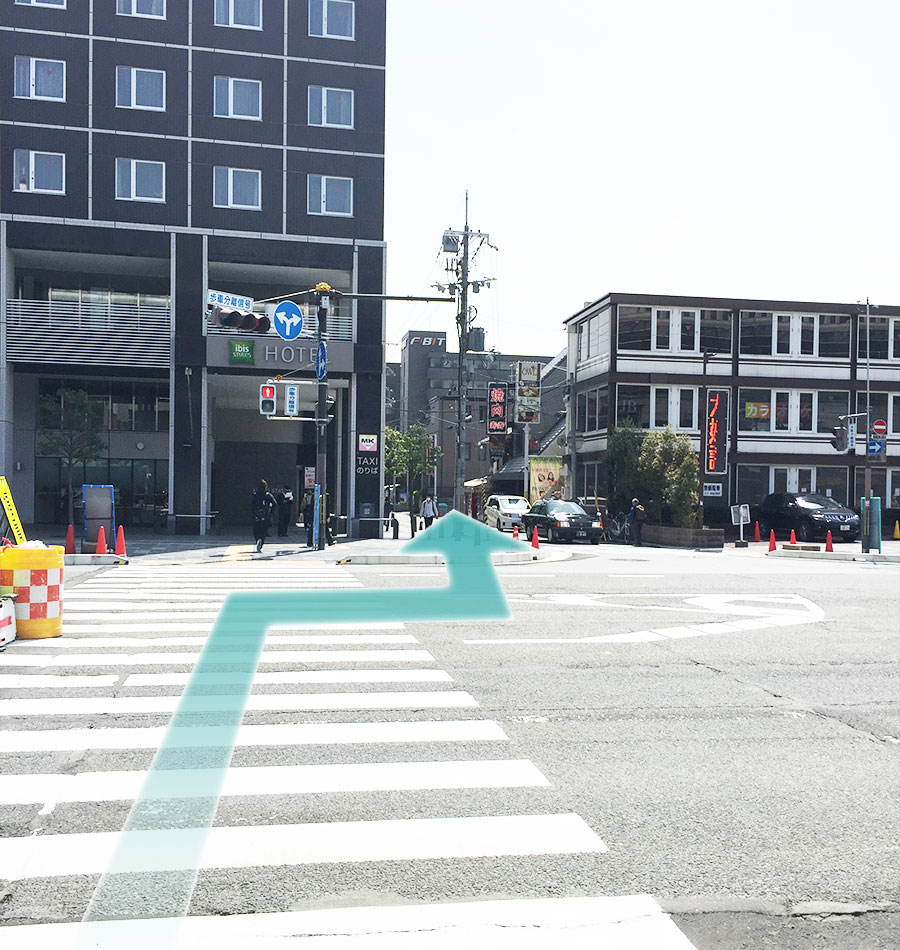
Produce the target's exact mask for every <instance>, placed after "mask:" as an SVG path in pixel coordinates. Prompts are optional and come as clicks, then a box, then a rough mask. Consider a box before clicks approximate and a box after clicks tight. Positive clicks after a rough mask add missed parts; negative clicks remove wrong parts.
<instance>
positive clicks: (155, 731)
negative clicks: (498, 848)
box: [0, 719, 509, 754]
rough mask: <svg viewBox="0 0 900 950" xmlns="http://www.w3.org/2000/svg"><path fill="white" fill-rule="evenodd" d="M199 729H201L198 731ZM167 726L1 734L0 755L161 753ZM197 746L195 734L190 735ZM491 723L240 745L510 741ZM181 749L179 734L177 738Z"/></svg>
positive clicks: (245, 733) (299, 728)
mask: <svg viewBox="0 0 900 950" xmlns="http://www.w3.org/2000/svg"><path fill="white" fill-rule="evenodd" d="M197 728H199V727H197ZM166 729H167V727H166V726H141V727H134V728H130V729H123V728H104V729H27V730H11V729H6V730H2V731H0V754H6V753H16V752H69V751H80V750H84V749H157V748H159V745H160V743H161V742H162V740H163V736H165V733H166ZM190 738H191V740H192V741H193V742H195V743H196V730H195V729H192V730H191V737H190ZM508 740H509V736H507V734H506V733H505V732H504V731H503V729H502V727H501V726H500V724H499V723H498V722H496V721H495V720H492V719H420V720H413V721H412V722H402V721H401V722H299V723H293V722H292V723H283V724H275V725H260V726H240V727H239V728H238V732H237V739H236V741H235V745H237V746H260V747H263V746H306V745H378V744H394V743H407V742H409V743H430V742H506V741H508ZM172 745H173V746H176V747H177V746H178V735H177V733H176V734H175V736H174V737H172Z"/></svg>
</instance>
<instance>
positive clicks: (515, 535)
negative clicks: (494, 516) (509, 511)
mask: <svg viewBox="0 0 900 950" xmlns="http://www.w3.org/2000/svg"><path fill="white" fill-rule="evenodd" d="M518 540H519V526H518V525H517V524H514V525H513V541H518Z"/></svg>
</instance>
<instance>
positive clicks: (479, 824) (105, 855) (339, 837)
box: [0, 813, 607, 881]
mask: <svg viewBox="0 0 900 950" xmlns="http://www.w3.org/2000/svg"><path fill="white" fill-rule="evenodd" d="M194 834H196V832H195V831H194V830H193V829H187V830H180V829H179V830H171V831H170V830H166V831H163V830H159V831H135V832H132V835H133V837H134V838H135V840H137V839H138V838H140V837H142V836H152V838H150V839H149V840H152V842H153V847H152V848H151V847H141V848H137V847H135V848H132V849H131V850H130V852H129V854H131V855H133V856H136V857H139V858H140V861H141V863H140V864H135V865H130V864H129V863H128V861H127V858H128V856H127V855H125V854H121V855H119V858H120V862H119V864H118V865H117V871H121V872H142V871H143V872H153V871H177V870H192V869H193V868H189V867H181V866H180V862H179V860H178V859H179V857H180V856H182V855H186V854H190V855H192V854H193V849H192V848H187V847H184V846H182V844H181V842H182V841H183V840H184V839H185V838H187V837H189V836H192V835H194ZM119 838H120V835H119V833H118V832H98V833H95V834H71V835H28V836H25V837H20V838H7V839H6V840H5V841H4V848H3V853H2V857H0V878H2V879H4V880H7V881H19V880H23V879H25V878H41V877H60V876H66V875H75V874H99V873H101V872H103V871H105V870H106V868H107V866H108V865H109V863H110V860H111V859H112V856H113V851H114V849H115V846H116V844H117V843H118V841H119ZM606 850H607V848H606V845H605V844H604V843H603V842H602V841H601V840H600V838H599V837H598V835H597V834H596V833H595V832H594V831H592V830H591V828H590V827H589V826H588V825H587V824H586V823H585V822H584V820H583V819H582V818H580V817H579V816H578V815H576V814H572V813H569V814H557V815H502V816H488V817H474V818H407V819H388V820H380V821H336V822H324V821H323V822H318V823H315V824H298V825H257V826H251V827H213V828H210V829H209V832H208V833H207V838H206V845H205V848H204V851H203V855H202V857H201V860H200V866H199V867H200V870H204V869H210V868H246V867H279V866H297V865H306V864H331V863H346V862H362V861H410V860H424V859H440V858H468V857H494V856H500V855H527V854H596V853H599V852H603V851H606Z"/></svg>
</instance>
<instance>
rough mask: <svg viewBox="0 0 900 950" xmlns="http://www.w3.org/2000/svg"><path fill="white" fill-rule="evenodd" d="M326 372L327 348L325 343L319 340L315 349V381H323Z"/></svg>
mask: <svg viewBox="0 0 900 950" xmlns="http://www.w3.org/2000/svg"><path fill="white" fill-rule="evenodd" d="M327 372H328V348H327V347H326V346H325V341H324V340H320V341H319V345H318V347H316V379H324V378H325V374H326V373H327Z"/></svg>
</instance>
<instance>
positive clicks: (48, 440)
mask: <svg viewBox="0 0 900 950" xmlns="http://www.w3.org/2000/svg"><path fill="white" fill-rule="evenodd" d="M39 418H40V422H41V426H42V428H41V431H40V434H39V436H38V443H37V447H38V451H39V452H40V454H41V455H50V456H56V457H57V458H59V459H61V460H62V463H63V465H64V466H65V468H66V477H67V486H68V509H69V511H68V514H69V524H73V523H74V520H75V519H74V515H75V504H74V498H75V493H74V479H75V467H76V466H77V465H87V464H88V463H89V462H93V461H94V460H95V459H97V458H100V457H101V456H102V455H103V454H104V452H105V451H106V439H105V437H104V432H105V425H104V419H103V417H102V415H101V414H100V413H99V412H98V411H97V407H96V406H94V405H92V404H91V400H90V398H89V397H88V394H87V393H86V392H85V391H84V390H83V389H72V388H69V387H67V386H64V387H62V388H61V389H59V390H58V391H57V392H56V393H52V394H48V395H46V396H42V397H41V400H40V406H39Z"/></svg>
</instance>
